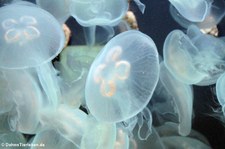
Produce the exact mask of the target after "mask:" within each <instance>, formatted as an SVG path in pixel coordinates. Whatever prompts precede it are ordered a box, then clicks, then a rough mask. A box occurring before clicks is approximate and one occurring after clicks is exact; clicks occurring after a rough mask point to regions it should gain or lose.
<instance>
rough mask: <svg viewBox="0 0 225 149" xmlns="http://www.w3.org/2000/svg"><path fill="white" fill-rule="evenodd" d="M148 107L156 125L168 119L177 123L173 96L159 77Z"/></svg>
mask: <svg viewBox="0 0 225 149" xmlns="http://www.w3.org/2000/svg"><path fill="white" fill-rule="evenodd" d="M148 107H149V109H151V113H152V116H153V120H154V124H155V125H156V126H157V125H162V124H164V123H165V122H168V121H170V122H175V123H178V112H177V107H176V104H175V102H174V100H173V96H172V95H171V94H170V93H169V92H168V91H167V89H166V88H165V87H164V85H163V84H162V81H161V80H160V79H159V81H158V84H157V86H156V89H155V91H154V94H153V96H152V99H151V101H150V104H149V105H148Z"/></svg>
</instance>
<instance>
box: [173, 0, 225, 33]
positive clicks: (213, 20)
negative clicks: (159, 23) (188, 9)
mask: <svg viewBox="0 0 225 149" xmlns="http://www.w3.org/2000/svg"><path fill="white" fill-rule="evenodd" d="M170 14H171V16H172V17H173V19H174V20H175V21H176V22H177V23H178V24H180V25H181V26H182V27H184V28H188V26H190V25H192V24H194V25H196V26H198V27H199V28H201V29H207V28H212V27H214V26H216V25H217V24H218V23H219V22H220V21H221V20H222V19H223V17H224V15H225V2H224V1H223V0H216V1H215V0H214V1H213V2H212V6H211V8H210V11H209V12H208V14H207V16H206V17H205V18H204V20H203V21H190V20H188V19H186V18H185V17H183V16H182V15H181V14H180V13H179V12H178V11H177V9H176V8H175V7H174V6H173V5H170Z"/></svg>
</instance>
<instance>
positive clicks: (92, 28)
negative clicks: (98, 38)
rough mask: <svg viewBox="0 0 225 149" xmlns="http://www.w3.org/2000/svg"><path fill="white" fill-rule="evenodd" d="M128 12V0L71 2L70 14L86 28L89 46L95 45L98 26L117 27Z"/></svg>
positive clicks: (74, 0) (72, 0) (79, 0)
mask: <svg viewBox="0 0 225 149" xmlns="http://www.w3.org/2000/svg"><path fill="white" fill-rule="evenodd" d="M127 10H128V2H127V0H97V1H96V0H85V1H82V0H71V6H70V13H71V15H72V16H73V17H74V18H75V19H76V20H77V22H78V23H79V24H80V25H82V26H84V27H85V28H84V33H85V34H86V40H87V41H88V42H87V43H89V45H91V46H92V45H93V44H94V43H95V33H96V26H97V25H98V26H111V27H112V26H116V25H117V24H119V22H120V21H121V19H122V18H123V17H124V16H125V13H126V12H127Z"/></svg>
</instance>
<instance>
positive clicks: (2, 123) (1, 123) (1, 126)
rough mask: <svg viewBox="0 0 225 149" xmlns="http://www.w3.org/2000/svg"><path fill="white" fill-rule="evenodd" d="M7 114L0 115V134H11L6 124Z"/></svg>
mask: <svg viewBox="0 0 225 149" xmlns="http://www.w3.org/2000/svg"><path fill="white" fill-rule="evenodd" d="M8 118H9V113H4V114H1V115H0V133H9V132H11V129H10V126H9V123H8Z"/></svg>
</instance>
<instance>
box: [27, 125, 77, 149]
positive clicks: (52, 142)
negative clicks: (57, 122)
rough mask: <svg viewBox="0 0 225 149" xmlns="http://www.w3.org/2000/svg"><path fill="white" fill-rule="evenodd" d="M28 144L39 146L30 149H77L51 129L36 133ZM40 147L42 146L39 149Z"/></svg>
mask: <svg viewBox="0 0 225 149" xmlns="http://www.w3.org/2000/svg"><path fill="white" fill-rule="evenodd" d="M30 143H32V144H38V145H40V146H33V147H31V148H30V149H40V148H45V149H77V148H76V146H75V145H74V144H73V143H72V142H70V141H69V140H67V139H65V138H64V137H62V135H61V134H60V133H59V132H57V131H56V130H53V129H50V130H44V131H41V132H39V133H37V134H36V135H35V137H34V139H33V141H32V142H30ZM41 145H44V146H42V147H41Z"/></svg>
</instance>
